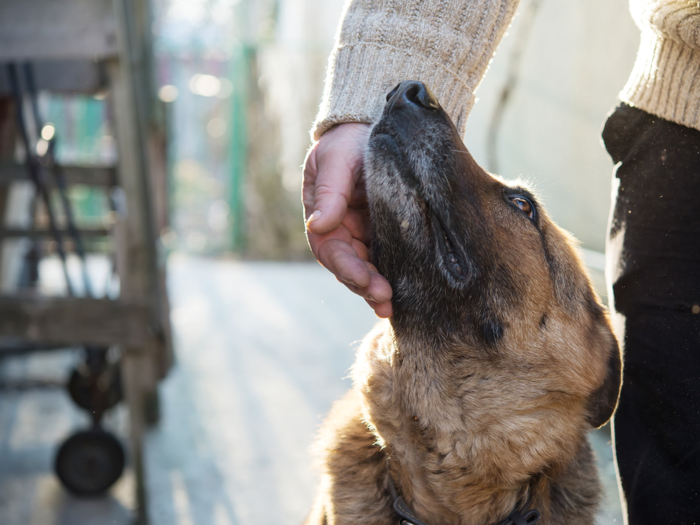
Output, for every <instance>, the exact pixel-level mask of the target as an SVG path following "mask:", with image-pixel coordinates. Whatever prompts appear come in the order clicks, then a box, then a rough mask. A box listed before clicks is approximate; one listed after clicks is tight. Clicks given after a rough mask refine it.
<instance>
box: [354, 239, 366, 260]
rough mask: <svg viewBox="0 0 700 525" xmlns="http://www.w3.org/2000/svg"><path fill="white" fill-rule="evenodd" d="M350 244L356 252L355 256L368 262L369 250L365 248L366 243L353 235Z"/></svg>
mask: <svg viewBox="0 0 700 525" xmlns="http://www.w3.org/2000/svg"><path fill="white" fill-rule="evenodd" d="M350 246H352V247H353V248H354V249H355V251H356V252H357V256H358V257H359V258H360V259H362V260H363V261H365V262H369V250H368V249H367V245H366V244H365V243H363V242H362V241H360V240H358V239H355V238H354V237H353V239H352V242H351V243H350Z"/></svg>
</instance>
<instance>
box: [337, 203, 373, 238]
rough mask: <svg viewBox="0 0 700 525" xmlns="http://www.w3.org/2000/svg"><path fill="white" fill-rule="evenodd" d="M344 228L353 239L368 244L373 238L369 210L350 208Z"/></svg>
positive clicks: (344, 220) (344, 221)
mask: <svg viewBox="0 0 700 525" xmlns="http://www.w3.org/2000/svg"><path fill="white" fill-rule="evenodd" d="M343 226H345V227H346V228H347V229H348V231H349V232H350V235H352V236H353V238H355V239H358V240H359V241H361V242H363V243H365V244H368V243H369V241H370V239H371V238H372V224H371V222H370V216H369V212H368V210H357V209H353V208H348V212H347V213H346V214H345V218H344V219H343Z"/></svg>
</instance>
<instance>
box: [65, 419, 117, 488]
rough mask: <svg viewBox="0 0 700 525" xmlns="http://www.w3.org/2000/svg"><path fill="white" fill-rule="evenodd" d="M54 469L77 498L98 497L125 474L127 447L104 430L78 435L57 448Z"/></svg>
mask: <svg viewBox="0 0 700 525" xmlns="http://www.w3.org/2000/svg"><path fill="white" fill-rule="evenodd" d="M54 468H55V470H56V475H57V476H58V479H60V480H61V483H63V485H64V486H65V487H66V488H67V489H68V490H69V491H71V492H73V493H74V494H76V495H78V496H98V495H100V494H102V493H104V492H105V491H106V490H107V489H108V488H109V487H111V486H112V485H113V484H114V483H115V482H116V481H117V480H118V479H119V477H120V476H121V475H122V472H123V471H124V448H123V447H122V445H121V443H120V442H119V440H117V438H115V437H114V436H113V435H112V434H109V433H107V432H105V431H103V430H95V429H93V430H85V431H82V432H78V433H77V434H74V435H73V436H71V437H69V438H68V439H67V440H66V441H65V442H64V443H63V445H61V448H59V449H58V454H57V455H56V464H55V467H54Z"/></svg>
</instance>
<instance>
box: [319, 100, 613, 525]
mask: <svg viewBox="0 0 700 525" xmlns="http://www.w3.org/2000/svg"><path fill="white" fill-rule="evenodd" d="M387 107H389V104H387ZM387 111H388V110H387ZM431 118H434V117H432V116H431ZM387 120H388V119H387ZM389 123H391V122H389ZM439 124H440V126H442V124H441V122H439ZM386 126H387V128H388V124H387V125H386ZM436 126H437V125H436ZM436 129H437V131H436V133H437V132H438V131H441V129H442V128H439V127H436ZM427 134H428V132H426V131H424V132H423V135H421V137H423V136H426V135H427ZM443 134H444V133H443ZM385 151H386V148H384V149H383V150H381V152H380V153H382V154H385V153H384V152H385ZM465 154H466V150H465ZM466 155H468V154H466ZM422 158H423V157H421V159H422ZM380 161H381V162H385V163H386V161H384V160H382V159H381V158H380V159H379V160H378V161H376V162H375V163H374V164H372V163H370V168H371V169H373V170H374V171H375V172H377V173H379V175H376V177H377V180H375V181H372V180H370V179H368V181H369V182H370V183H371V184H373V185H374V186H373V187H374V188H379V190H376V191H382V192H384V193H377V194H376V195H378V197H373V196H372V195H373V194H371V193H370V197H371V198H372V199H374V200H375V201H377V200H381V199H382V198H384V199H385V202H386V203H387V206H388V207H389V208H390V209H391V212H390V213H389V214H388V215H386V216H389V217H394V216H395V217H396V218H395V220H396V221H398V222H399V223H400V222H401V221H406V220H409V221H410V222H411V227H409V228H403V229H402V232H401V233H400V235H402V236H403V237H402V238H401V239H400V240H395V237H391V236H388V237H387V238H388V239H389V241H392V242H398V243H399V245H409V246H410V245H411V243H416V242H417V244H416V246H421V245H423V246H425V245H427V244H426V243H429V242H430V238H429V237H427V238H426V239H421V238H420V236H421V235H423V236H426V235H428V236H429V234H430V231H431V230H430V229H429V228H425V227H422V226H421V224H422V223H421V222H420V221H426V220H429V219H426V218H425V217H426V213H424V206H423V205H422V204H421V203H420V199H417V200H418V204H417V205H412V204H411V203H410V198H409V197H406V195H410V190H411V188H412V187H413V186H405V187H404V186H401V184H402V183H401V181H400V179H398V178H397V177H396V176H393V175H391V174H390V175H389V176H385V175H382V173H380V172H381V170H382V169H384V168H385V164H378V163H379V162H380ZM416 164H418V161H416V162H415V163H414V165H416ZM460 166H462V165H461V164H460ZM464 166H466V167H463V168H460V169H464V170H465V174H464V175H463V176H464V177H465V178H468V180H469V181H470V182H469V184H470V186H469V193H468V195H473V196H475V197H469V199H470V202H471V201H474V202H477V201H478V206H479V210H478V211H479V214H478V220H479V221H483V224H486V226H487V227H481V228H482V230H483V231H485V232H488V235H489V237H488V239H484V240H483V242H484V243H487V244H488V250H484V253H487V254H490V255H488V257H492V258H495V260H487V261H483V260H479V261H478V262H479V264H481V267H484V268H497V269H498V272H496V274H495V275H505V276H507V278H502V279H501V281H502V282H500V281H498V280H493V284H492V285H491V287H486V288H485V289H484V290H485V291H484V292H483V295H485V297H481V298H480V300H481V301H482V302H483V304H484V305H486V306H485V307H484V308H485V309H488V310H490V311H494V312H497V314H498V317H499V319H501V320H502V321H503V323H504V325H505V329H504V330H503V332H502V336H500V337H498V338H497V341H495V342H493V343H491V344H490V343H487V342H485V341H484V339H483V338H479V337H478V336H477V335H478V334H477V335H474V333H473V330H471V329H469V330H468V329H466V328H463V326H466V324H467V321H464V323H462V320H467V319H471V318H470V317H468V316H467V314H465V315H464V316H462V317H460V312H456V313H455V319H457V320H458V322H453V321H450V322H443V321H444V320H443V319H441V318H434V317H432V316H434V315H435V314H434V311H435V309H433V310H430V309H426V311H425V312H424V315H423V316H422V318H420V319H419V320H418V321H416V322H417V323H419V324H420V325H421V326H420V329H416V330H413V329H412V325H411V323H405V322H404V324H403V325H402V324H401V321H400V320H397V319H396V316H395V318H394V319H392V320H391V321H383V322H381V323H379V324H378V325H377V326H376V327H375V328H374V330H373V331H372V332H371V333H370V334H369V335H368V336H367V337H366V338H365V340H364V342H363V344H362V346H361V347H360V349H359V351H358V356H357V360H356V363H355V365H354V367H353V370H352V379H353V389H352V390H351V392H349V393H348V395H347V396H346V397H345V398H344V399H343V400H342V401H339V402H338V403H337V404H336V405H335V406H334V408H333V410H332V412H331V414H330V416H329V417H328V419H327V421H326V422H325V423H324V426H323V428H322V430H321V433H320V437H319V440H318V443H317V451H318V453H319V455H320V458H321V468H322V482H321V486H320V489H319V493H318V496H317V499H316V502H315V504H314V508H313V511H312V513H311V515H310V516H309V518H308V519H307V521H306V524H307V525H321V524H327V525H345V524H358V523H362V524H364V525H389V524H393V525H395V524H396V523H398V516H397V515H396V514H395V513H394V511H393V509H392V508H391V504H392V498H391V496H390V491H389V486H388V475H389V474H390V475H391V477H392V479H393V481H394V483H395V485H396V486H397V488H398V490H399V492H400V493H401V495H402V496H403V497H404V499H405V500H406V502H407V503H408V505H409V506H410V507H411V509H412V510H413V512H415V513H416V515H417V516H418V517H419V518H420V519H421V520H422V521H424V522H426V523H428V524H429V525H456V524H460V525H491V524H495V523H498V522H499V521H500V520H502V519H504V518H505V517H506V516H507V515H508V514H509V513H510V512H511V511H512V510H513V509H514V508H516V507H522V506H523V505H525V504H526V503H527V504H528V507H529V508H536V509H537V510H539V511H540V513H541V514H542V519H541V520H540V522H539V524H541V525H544V524H563V523H565V524H567V525H584V524H587V525H590V524H592V523H594V515H595V511H596V505H597V502H598V499H599V497H600V486H599V482H598V478H597V473H596V470H595V463H594V460H593V456H592V453H591V451H590V446H589V444H588V441H587V438H586V433H587V431H588V430H589V429H590V428H591V426H592V425H599V424H603V423H604V422H605V421H606V420H607V419H608V418H609V417H610V415H611V414H612V410H613V409H614V405H615V402H616V399H617V393H618V392H619V384H620V356H619V350H618V347H617V343H616V342H615V339H614V337H613V335H612V331H611V329H610V325H609V321H608V318H607V315H606V314H605V313H604V312H603V310H602V307H601V306H600V305H599V301H598V299H597V298H596V296H595V293H594V292H593V290H592V287H591V284H590V281H589V279H588V277H587V275H586V272H585V270H584V266H583V264H582V263H581V260H580V258H579V256H578V254H577V250H576V248H575V244H574V241H573V239H572V237H571V236H570V235H569V234H567V233H566V232H564V231H563V230H561V229H559V228H558V227H557V226H556V225H555V224H554V223H553V222H551V221H550V220H549V218H548V217H547V216H546V213H545V212H544V210H538V212H539V216H538V222H537V227H536V228H535V227H533V225H532V224H530V223H529V222H528V220H527V218H524V217H521V216H519V215H518V214H517V213H514V211H513V209H512V206H510V204H509V203H508V202H506V201H504V198H503V191H502V189H501V188H502V187H507V186H506V185H505V183H504V182H503V181H501V180H500V179H497V178H494V177H493V176H491V175H489V174H487V173H485V172H483V170H481V169H480V168H478V166H476V164H475V163H473V161H472V160H471V158H469V159H468V161H465V163H464ZM390 167H391V166H390ZM413 169H414V170H415V168H413ZM429 169H430V168H429V167H428V168H426V172H427V171H428V170H429ZM387 170H388V168H387V169H385V171H387ZM380 176H381V177H383V178H381V179H380V178H379V177H380ZM431 176H432V175H431V174H429V173H428V174H427V175H421V176H420V177H421V178H420V180H421V181H426V180H427V181H428V182H426V183H425V184H426V186H428V184H433V185H432V186H429V187H428V188H427V189H422V190H421V192H422V194H423V195H429V196H428V197H425V198H426V199H428V201H435V200H437V199H438V198H439V197H432V196H430V193H429V191H435V192H439V191H440V186H439V185H438V184H437V183H433V182H431V180H430V177H431ZM368 177H369V175H368ZM432 177H433V178H434V176H432ZM454 180H461V179H454ZM397 181H398V182H397ZM452 184H454V181H453V182H452ZM397 187H398V189H396V188H397ZM407 188H408V189H407ZM371 189H372V188H370V190H371ZM397 195H400V198H397ZM407 202H408V204H406V203H407ZM411 206H413V207H411ZM459 206H460V205H459V204H456V205H455V208H454V209H460V208H459ZM380 211H381V210H380ZM387 213H388V212H387ZM518 213H520V212H518ZM392 214H393V215H392ZM523 219H524V220H523ZM392 220H394V219H392ZM479 224H481V223H479ZM392 231H394V230H392ZM473 231H475V229H474V228H472V229H470V230H469V232H472V233H471V234H473ZM426 232H427V233H426ZM387 235H389V234H387ZM391 235H394V236H395V235H399V234H396V233H392V234H391ZM416 239H418V240H416ZM477 241H478V240H477ZM387 242H388V241H387ZM470 242H472V243H474V242H476V241H474V239H472V240H471V241H470ZM399 245H396V246H397V247H400V246H399ZM473 251H474V253H477V252H479V249H478V247H477V248H475V249H473ZM409 252H410V250H409ZM479 253H480V252H479ZM474 257H476V256H474ZM407 264H409V263H407ZM426 264H427V263H426ZM431 264H432V263H431ZM440 264H443V263H440ZM401 271H403V270H401ZM426 271H427V270H426ZM431 271H432V270H431ZM406 272H408V271H406ZM499 272H500V273H499ZM438 273H439V272H438ZM492 273H493V272H492ZM483 274H484V272H483V271H482V275H483ZM406 275H407V277H405V278H404V277H402V276H401V275H399V276H398V277H396V281H395V282H393V283H392V286H394V288H395V296H400V297H401V298H402V299H401V300H402V301H403V303H402V304H404V305H408V306H404V309H405V310H407V311H411V308H412V307H413V305H412V304H410V299H411V297H412V294H414V293H416V294H417V293H418V292H414V288H415V287H416V286H418V287H419V288H420V286H421V284H420V282H418V281H420V279H421V277H417V278H415V279H418V281H410V279H411V275H412V274H410V273H406ZM431 278H432V279H433V281H431V282H435V283H438V284H434V285H432V286H433V288H431V290H434V291H433V292H431V293H432V294H438V295H439V294H441V293H445V297H446V300H447V299H449V298H453V297H454V294H455V293H456V292H454V291H451V289H450V286H448V285H449V279H447V280H446V279H445V278H442V277H440V278H435V277H431ZM490 278H492V277H490ZM425 279H426V280H427V279H428V277H426V278H425ZM492 279H495V278H492ZM442 282H445V283H447V284H445V287H446V288H445V290H444V291H443V288H442V285H440V284H439V283H442ZM416 283H418V284H416ZM402 287H404V288H405V289H403V288H402ZM412 287H413V288H412ZM452 288H454V289H458V290H459V288H458V285H455V286H454V287H452ZM416 289H418V288H416ZM421 293H424V290H422V291H421ZM460 293H461V292H460ZM508 297H511V298H513V299H512V300H508V299H507V298H508ZM450 300H453V299H450ZM437 304H439V303H437ZM457 304H462V303H457ZM395 313H396V312H395ZM451 313H452V312H451ZM470 315H471V314H470ZM472 317H473V315H472ZM410 319H412V318H410ZM450 327H451V328H450ZM426 334H428V335H426Z"/></svg>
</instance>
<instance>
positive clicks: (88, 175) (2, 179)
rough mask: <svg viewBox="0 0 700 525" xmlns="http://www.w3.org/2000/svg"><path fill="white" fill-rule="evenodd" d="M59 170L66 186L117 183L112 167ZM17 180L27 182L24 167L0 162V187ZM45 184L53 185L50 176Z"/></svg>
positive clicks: (78, 167) (109, 184) (82, 167)
mask: <svg viewBox="0 0 700 525" xmlns="http://www.w3.org/2000/svg"><path fill="white" fill-rule="evenodd" d="M61 170H62V171H63V176H64V177H65V179H66V183H68V184H85V185H87V186H104V187H110V186H115V185H116V183H117V169H116V168H115V167H113V166H61ZM18 180H29V177H28V176H27V168H26V167H25V165H24V164H17V163H10V162H0V186H3V185H7V184H10V183H11V182H15V181H18ZM46 182H47V184H48V185H49V186H52V185H55V183H54V178H53V177H51V176H47V177H46Z"/></svg>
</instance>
